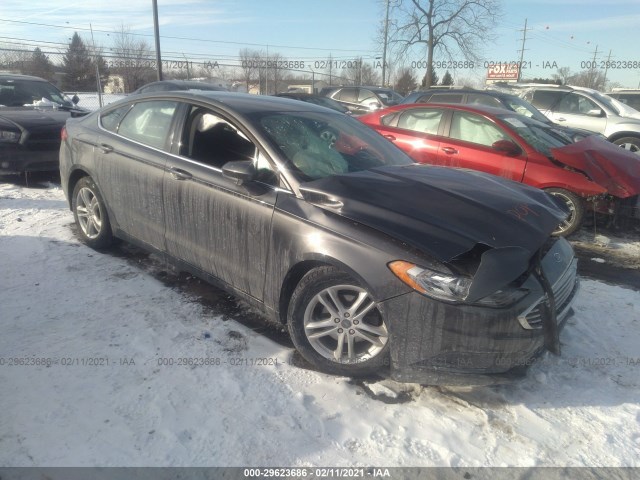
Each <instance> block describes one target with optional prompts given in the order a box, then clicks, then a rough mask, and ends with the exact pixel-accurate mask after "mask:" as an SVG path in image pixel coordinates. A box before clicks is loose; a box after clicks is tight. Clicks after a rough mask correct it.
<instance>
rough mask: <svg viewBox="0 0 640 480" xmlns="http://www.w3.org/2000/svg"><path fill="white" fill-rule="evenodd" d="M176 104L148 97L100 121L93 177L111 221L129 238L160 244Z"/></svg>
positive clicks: (121, 108)
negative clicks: (163, 196) (165, 182)
mask: <svg viewBox="0 0 640 480" xmlns="http://www.w3.org/2000/svg"><path fill="white" fill-rule="evenodd" d="M177 106H178V103H177V102H175V101H167V100H149V101H141V102H136V103H132V104H127V105H125V106H123V107H120V108H117V109H114V110H109V111H107V112H105V113H104V114H102V115H101V117H100V119H99V121H100V126H101V129H102V133H101V135H100V138H99V140H98V147H97V149H96V165H95V176H96V181H97V182H98V185H99V187H100V191H101V192H102V195H103V197H104V199H105V201H106V203H107V206H108V208H109V211H110V213H111V215H112V217H113V218H112V221H113V223H114V224H115V225H117V228H118V229H120V230H121V231H122V232H124V233H125V234H127V235H128V236H130V237H132V239H133V240H137V241H139V242H142V243H144V244H146V245H148V246H151V247H152V248H154V249H157V250H163V248H164V240H163V238H164V213H163V202H162V182H163V177H164V168H165V164H166V162H167V159H168V158H170V155H169V145H170V144H171V136H170V132H171V131H172V123H173V121H174V118H175V116H174V114H175V112H176V108H177Z"/></svg>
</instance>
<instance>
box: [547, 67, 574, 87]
mask: <svg viewBox="0 0 640 480" xmlns="http://www.w3.org/2000/svg"><path fill="white" fill-rule="evenodd" d="M551 77H553V79H554V80H557V81H559V82H560V85H566V84H567V82H568V81H569V78H570V77H571V69H570V68H569V67H560V68H559V69H558V70H556V73H554V74H553V75H551Z"/></svg>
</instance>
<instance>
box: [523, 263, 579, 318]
mask: <svg viewBox="0 0 640 480" xmlns="http://www.w3.org/2000/svg"><path fill="white" fill-rule="evenodd" d="M577 266H578V260H577V259H574V260H573V262H571V264H570V265H569V267H568V268H567V269H566V270H565V272H564V273H563V274H562V276H561V277H560V278H559V279H558V280H557V281H556V282H555V283H554V284H553V287H552V288H553V297H554V299H555V304H556V317H557V318H558V321H559V320H561V319H562V317H564V315H565V313H566V310H568V307H569V305H571V301H572V300H573V297H574V296H575V294H576V293H577V291H578V282H577V279H576V277H577ZM542 302H545V303H546V305H547V307H549V306H550V305H549V299H548V298H547V296H546V295H545V296H544V297H543V298H541V299H540V300H539V301H538V302H536V303H535V304H534V305H533V307H529V309H527V310H526V311H525V312H523V313H522V314H521V315H520V316H519V317H518V320H520V324H521V325H522V326H523V327H524V328H526V329H527V330H537V329H541V328H542V323H543V322H542V308H541V306H542Z"/></svg>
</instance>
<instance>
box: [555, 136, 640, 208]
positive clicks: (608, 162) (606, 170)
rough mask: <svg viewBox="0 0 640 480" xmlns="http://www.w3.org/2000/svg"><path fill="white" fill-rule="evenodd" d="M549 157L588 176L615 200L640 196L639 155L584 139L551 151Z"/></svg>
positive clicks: (596, 138)
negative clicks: (616, 198) (551, 156)
mask: <svg viewBox="0 0 640 480" xmlns="http://www.w3.org/2000/svg"><path fill="white" fill-rule="evenodd" d="M551 154H552V155H553V158H555V159H556V160H557V161H559V162H560V163H563V164H565V165H567V166H569V167H572V168H575V169H577V170H580V171H582V172H584V173H585V174H587V176H588V177H589V178H591V180H593V181H594V182H595V183H597V184H598V185H600V186H602V187H604V188H606V189H607V191H608V192H609V193H610V194H611V195H613V196H615V197H620V198H627V197H631V196H633V195H637V194H638V193H640V155H638V154H636V153H631V152H629V151H628V150H625V149H623V148H620V147H618V146H616V145H614V144H613V143H610V142H608V141H606V140H604V139H602V138H598V137H597V136H591V137H587V138H585V139H583V140H580V141H579V142H576V143H573V144H571V145H567V146H566V147H560V148H553V149H551Z"/></svg>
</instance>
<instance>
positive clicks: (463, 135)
mask: <svg viewBox="0 0 640 480" xmlns="http://www.w3.org/2000/svg"><path fill="white" fill-rule="evenodd" d="M449 136H450V137H451V138H456V139H458V140H463V141H465V142H471V143H477V144H479V145H485V146H487V147H490V146H491V145H493V144H494V143H495V142H497V141H498V140H510V138H509V136H508V135H507V134H506V133H504V132H503V131H502V130H501V129H500V128H498V127H497V126H496V125H494V124H493V123H491V122H490V121H489V120H487V119H485V118H483V117H480V116H478V115H474V114H473V113H468V112H454V113H453V118H452V120H451V131H450V132H449Z"/></svg>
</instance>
